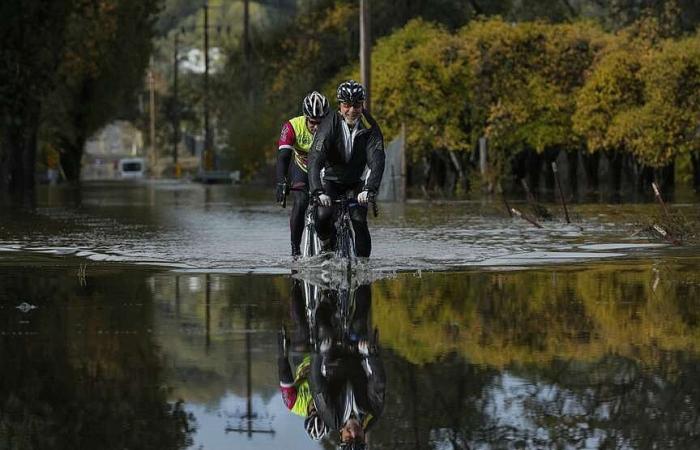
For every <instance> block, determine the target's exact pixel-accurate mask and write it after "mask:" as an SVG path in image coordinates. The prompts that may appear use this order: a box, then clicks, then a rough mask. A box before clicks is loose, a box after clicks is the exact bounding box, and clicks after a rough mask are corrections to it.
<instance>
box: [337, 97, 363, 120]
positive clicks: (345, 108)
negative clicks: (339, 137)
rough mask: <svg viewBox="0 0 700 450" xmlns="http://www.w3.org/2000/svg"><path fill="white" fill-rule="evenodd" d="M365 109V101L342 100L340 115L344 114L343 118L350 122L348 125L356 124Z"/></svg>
mask: <svg viewBox="0 0 700 450" xmlns="http://www.w3.org/2000/svg"><path fill="white" fill-rule="evenodd" d="M363 109H364V103H363V102H356V103H345V102H340V115H341V116H343V119H345V121H346V122H347V123H348V125H355V123H356V122H357V120H358V119H359V118H360V116H361V115H362V111H363Z"/></svg>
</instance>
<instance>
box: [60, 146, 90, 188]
mask: <svg viewBox="0 0 700 450" xmlns="http://www.w3.org/2000/svg"><path fill="white" fill-rule="evenodd" d="M84 146H85V138H83V137H79V138H78V139H76V141H75V142H66V141H65V140H64V141H63V143H62V148H61V168H62V169H63V173H64V174H65V175H66V181H67V182H68V183H70V184H74V185H79V184H80V167H81V160H82V158H83V147H84Z"/></svg>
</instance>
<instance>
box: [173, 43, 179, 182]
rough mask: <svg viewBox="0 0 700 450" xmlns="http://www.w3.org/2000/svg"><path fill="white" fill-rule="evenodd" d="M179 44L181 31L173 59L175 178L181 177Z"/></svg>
mask: <svg viewBox="0 0 700 450" xmlns="http://www.w3.org/2000/svg"><path fill="white" fill-rule="evenodd" d="M179 46H180V33H179V32H178V31H176V32H175V50H174V53H175V55H174V61H173V65H174V67H173V167H174V170H175V178H180V165H179V164H178V162H177V145H178V143H179V142H180V104H179V103H178V102H179V100H178V98H177V94H178V92H177V77H178V72H179V62H180V55H179V50H180V49H179Z"/></svg>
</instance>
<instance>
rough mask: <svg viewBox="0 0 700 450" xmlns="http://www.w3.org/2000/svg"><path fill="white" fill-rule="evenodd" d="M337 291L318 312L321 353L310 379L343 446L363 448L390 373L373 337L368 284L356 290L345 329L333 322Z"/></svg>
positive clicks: (316, 401)
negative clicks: (379, 355) (353, 303)
mask: <svg viewBox="0 0 700 450" xmlns="http://www.w3.org/2000/svg"><path fill="white" fill-rule="evenodd" d="M336 295H338V293H337V292H331V293H326V295H324V299H323V301H322V302H321V304H320V305H319V307H318V309H317V311H316V326H317V330H318V340H319V342H320V343H321V344H320V345H319V349H318V352H315V353H314V354H313V355H312V357H311V367H310V370H311V371H310V374H309V383H310V388H311V392H312V394H313V401H314V404H315V406H316V408H317V410H318V414H319V416H320V417H321V418H322V419H323V422H324V423H325V424H326V425H327V426H328V428H329V429H330V430H338V431H340V439H341V448H345V449H362V448H365V433H366V432H367V430H368V429H369V428H370V427H371V426H372V424H373V423H374V422H375V420H376V419H377V417H379V416H380V415H381V413H382V410H383V408H384V391H385V384H386V375H385V373H384V365H383V364H382V361H381V359H380V358H379V357H378V355H377V351H376V349H375V348H374V345H373V343H372V342H370V336H369V325H368V321H369V311H370V306H371V302H372V298H371V289H370V286H369V285H363V286H360V287H359V288H358V289H357V290H356V291H355V292H354V300H355V310H354V313H353V315H352V320H351V322H350V324H349V326H348V328H347V329H346V330H342V326H341V325H337V324H336V325H335V326H334V323H333V322H334V315H335V312H336V306H337V304H338V303H337V299H336V298H334V297H335V296H336Z"/></svg>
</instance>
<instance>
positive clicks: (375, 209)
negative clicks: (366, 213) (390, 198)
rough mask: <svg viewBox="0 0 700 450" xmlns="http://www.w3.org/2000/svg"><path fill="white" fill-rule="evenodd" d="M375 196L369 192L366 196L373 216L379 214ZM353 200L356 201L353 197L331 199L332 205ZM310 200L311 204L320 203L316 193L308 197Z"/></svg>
mask: <svg viewBox="0 0 700 450" xmlns="http://www.w3.org/2000/svg"><path fill="white" fill-rule="evenodd" d="M376 197H377V196H376V195H373V194H370V195H369V196H368V198H367V203H371V204H372V214H374V217H377V216H378V215H379V207H378V206H377V200H376ZM353 201H356V199H355V198H354V197H353V198H336V199H334V200H331V203H332V204H334V205H340V204H343V203H349V202H353ZM310 202H311V204H313V205H320V203H319V201H318V196H317V195H314V196H312V197H311V199H310Z"/></svg>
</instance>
